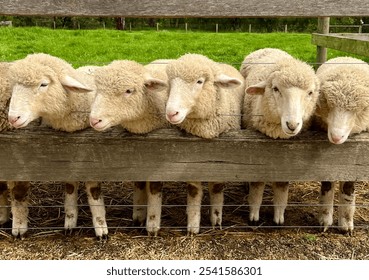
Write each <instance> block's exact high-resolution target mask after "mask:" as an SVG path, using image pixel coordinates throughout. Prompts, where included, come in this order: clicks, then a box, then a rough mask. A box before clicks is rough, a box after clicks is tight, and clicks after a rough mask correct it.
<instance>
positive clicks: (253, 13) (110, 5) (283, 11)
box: [0, 0, 369, 17]
mask: <svg viewBox="0 0 369 280" xmlns="http://www.w3.org/2000/svg"><path fill="white" fill-rule="evenodd" d="M0 14H2V15H42V16H99V17H100V16H102V17H104V16H122V17H319V16H369V2H368V1H362V0H346V1H332V0H314V1H305V0H295V1H285V0H273V1H270V0H244V1H239V0H204V1H201V2H199V1H196V0H159V1H152V0H135V1H131V0H104V1H101V0H79V1H75V0H63V1H62V0H48V1H39V0H0Z"/></svg>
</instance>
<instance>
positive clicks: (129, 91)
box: [125, 89, 133, 94]
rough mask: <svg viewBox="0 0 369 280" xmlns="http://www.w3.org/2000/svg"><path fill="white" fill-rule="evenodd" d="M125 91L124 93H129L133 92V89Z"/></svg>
mask: <svg viewBox="0 0 369 280" xmlns="http://www.w3.org/2000/svg"><path fill="white" fill-rule="evenodd" d="M125 93H126V94H131V93H133V89H127V90H126V92H125Z"/></svg>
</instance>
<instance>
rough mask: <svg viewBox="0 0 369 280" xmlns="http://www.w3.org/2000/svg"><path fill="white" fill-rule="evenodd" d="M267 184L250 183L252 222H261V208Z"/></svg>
mask: <svg viewBox="0 0 369 280" xmlns="http://www.w3.org/2000/svg"><path fill="white" fill-rule="evenodd" d="M264 188H265V183H264V182H250V183H249V196H248V199H247V201H248V203H249V206H250V216H249V219H250V222H258V221H259V213H260V206H261V203H262V201H263V193H264Z"/></svg>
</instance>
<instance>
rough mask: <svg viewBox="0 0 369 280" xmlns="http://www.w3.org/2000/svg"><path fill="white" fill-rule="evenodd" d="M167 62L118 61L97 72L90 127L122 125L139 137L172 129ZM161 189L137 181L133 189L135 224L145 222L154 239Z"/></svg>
mask: <svg viewBox="0 0 369 280" xmlns="http://www.w3.org/2000/svg"><path fill="white" fill-rule="evenodd" d="M166 63H167V61H165V60H161V61H154V62H152V63H151V64H149V65H147V66H145V67H144V66H143V65H141V64H139V63H137V62H135V61H129V60H120V61H119V60H118V61H113V62H112V63H110V64H109V65H107V66H105V67H102V68H101V69H99V70H97V71H96V72H95V81H96V86H97V93H96V98H95V101H94V102H93V104H92V107H91V113H90V124H91V126H92V127H93V128H94V129H96V130H98V131H104V130H106V129H108V128H110V127H112V126H116V125H121V126H122V127H123V128H125V129H126V130H128V131H129V132H131V133H138V134H143V133H148V132H150V131H153V130H155V129H159V128H165V127H169V123H168V122H167V121H166V119H165V117H164V112H163V109H164V107H165V102H166V99H167V90H166V89H167V82H166V80H167V78H166V74H165V67H166ZM161 189H162V184H161V183H160V182H135V186H134V193H133V205H134V208H133V221H134V222H136V223H138V224H140V225H141V224H143V223H144V221H145V219H146V230H147V232H148V234H149V235H153V236H157V234H158V231H159V229H160V219H161V197H162V196H161ZM145 204H147V208H145V207H144V206H143V205H145Z"/></svg>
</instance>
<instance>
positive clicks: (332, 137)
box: [331, 134, 343, 144]
mask: <svg viewBox="0 0 369 280" xmlns="http://www.w3.org/2000/svg"><path fill="white" fill-rule="evenodd" d="M342 138H343V136H342V135H334V134H331V139H332V141H333V143H334V144H337V143H339V142H340V141H341V139H342Z"/></svg>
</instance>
